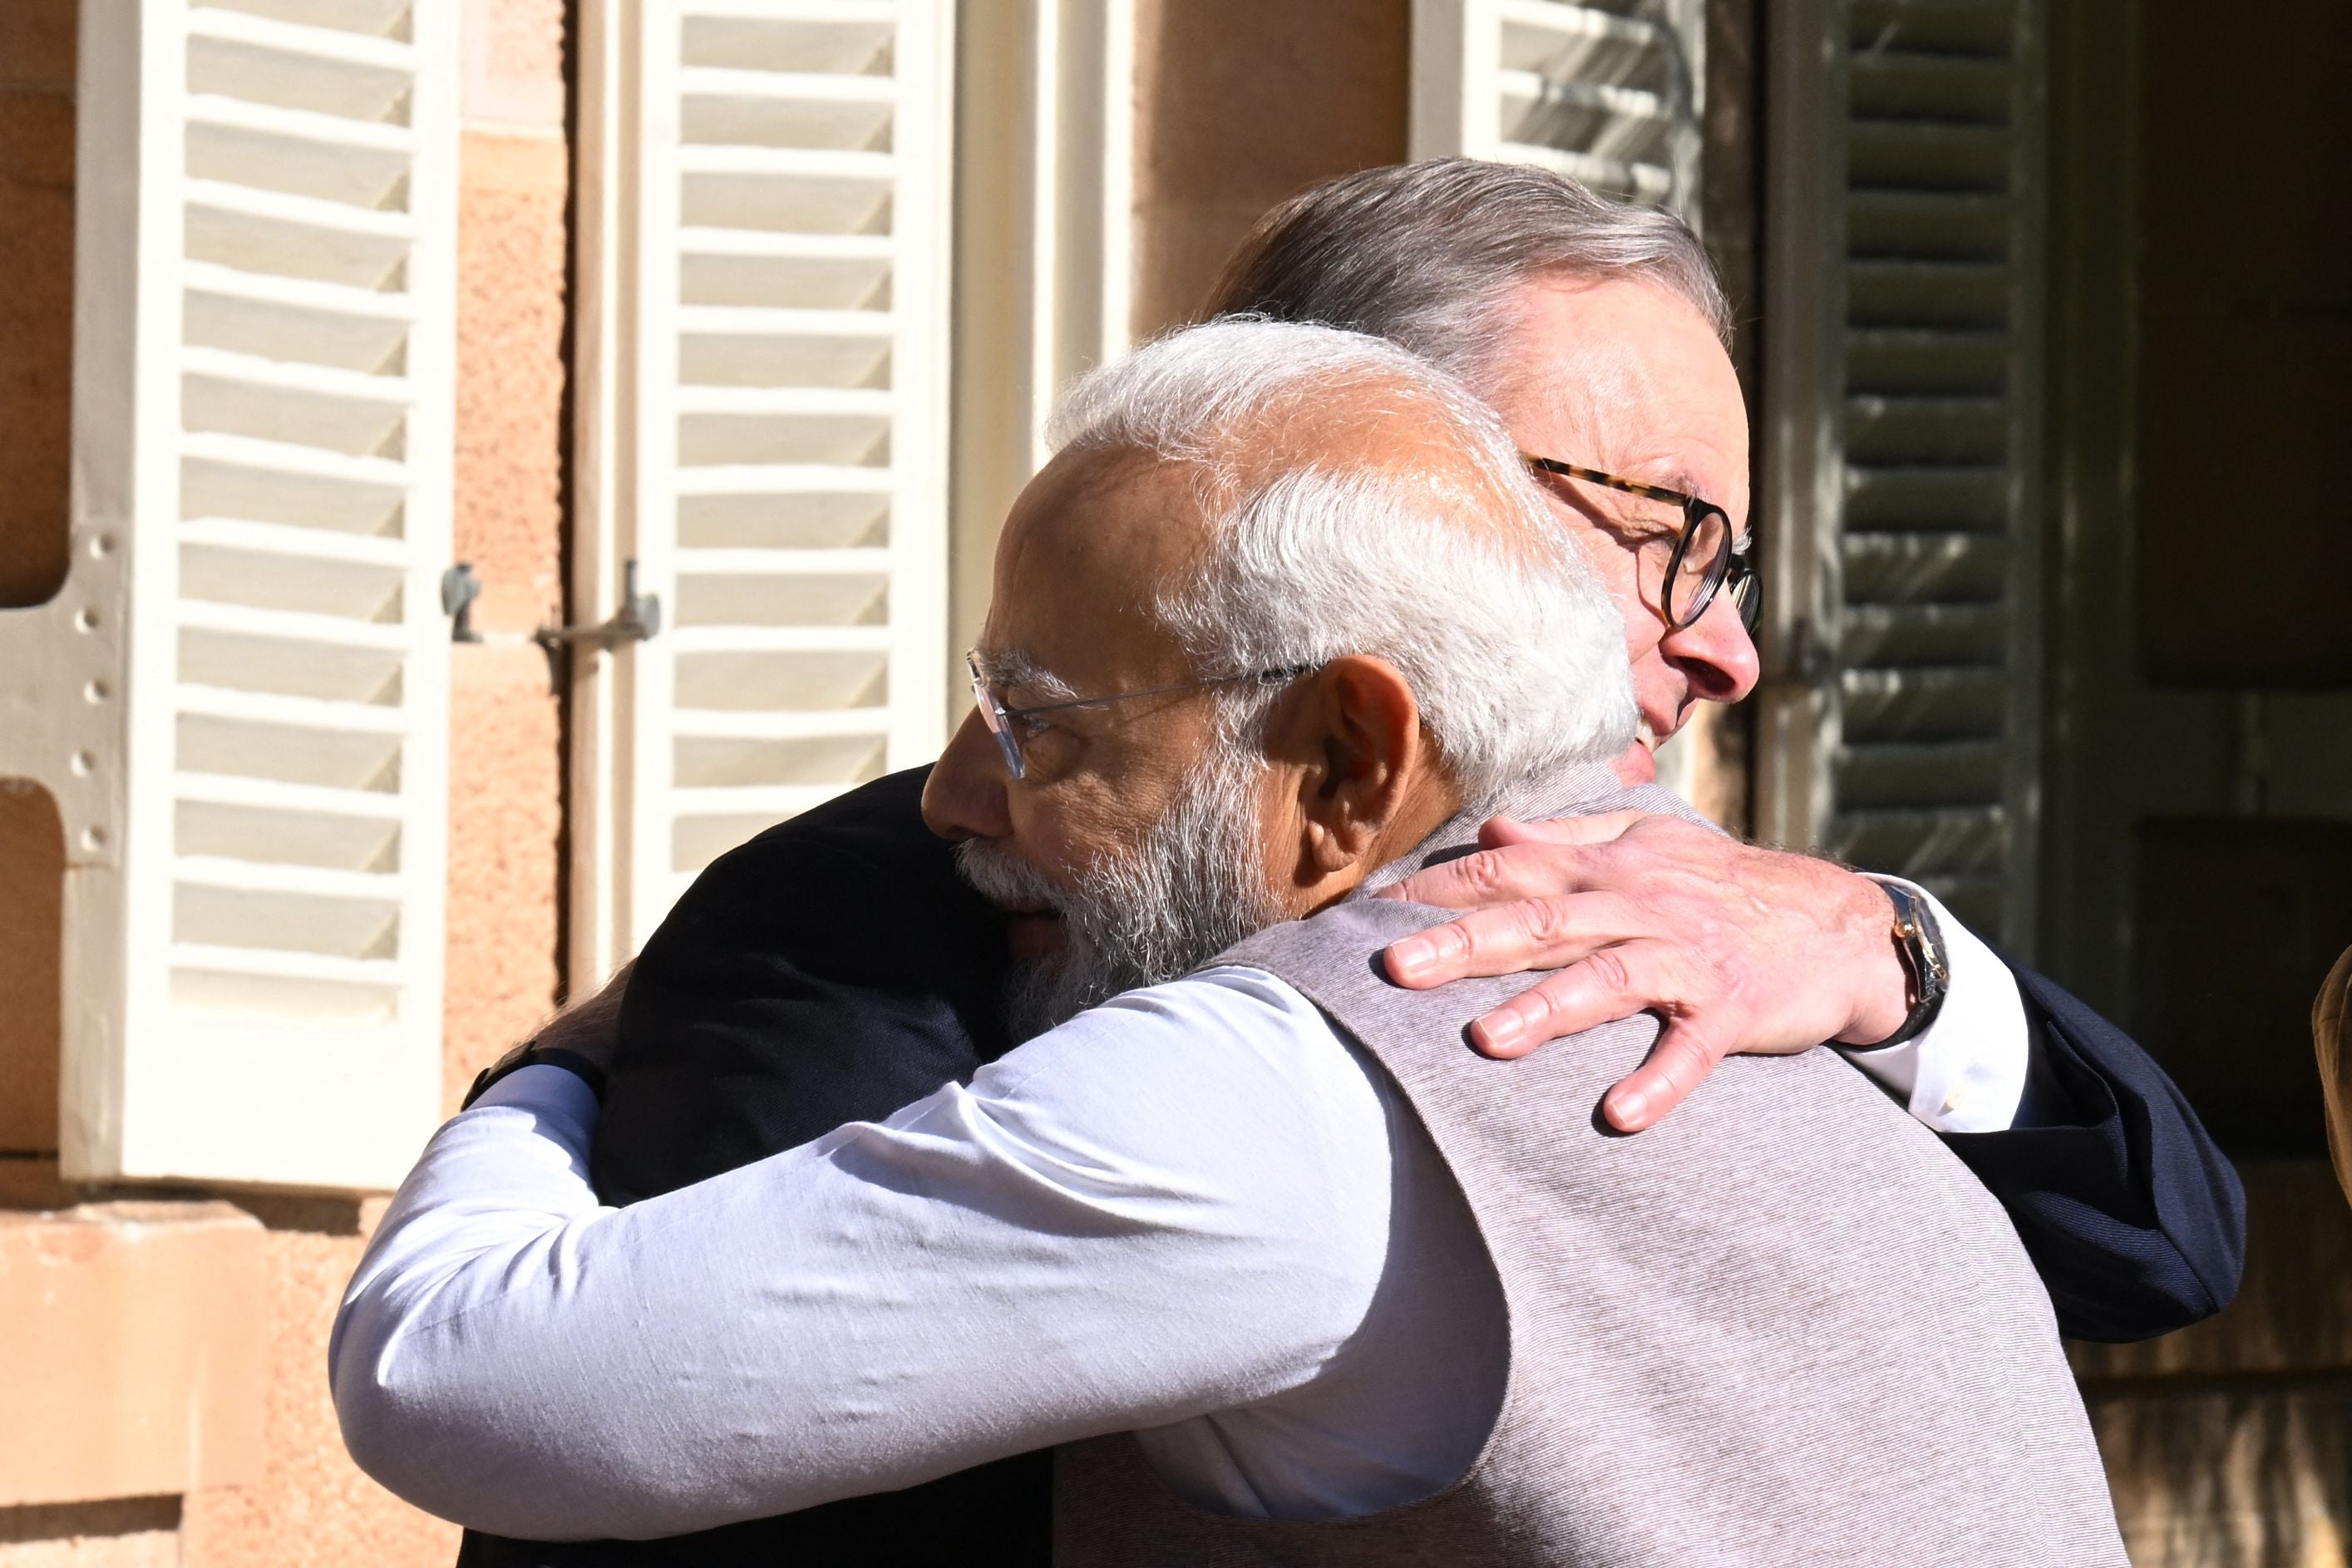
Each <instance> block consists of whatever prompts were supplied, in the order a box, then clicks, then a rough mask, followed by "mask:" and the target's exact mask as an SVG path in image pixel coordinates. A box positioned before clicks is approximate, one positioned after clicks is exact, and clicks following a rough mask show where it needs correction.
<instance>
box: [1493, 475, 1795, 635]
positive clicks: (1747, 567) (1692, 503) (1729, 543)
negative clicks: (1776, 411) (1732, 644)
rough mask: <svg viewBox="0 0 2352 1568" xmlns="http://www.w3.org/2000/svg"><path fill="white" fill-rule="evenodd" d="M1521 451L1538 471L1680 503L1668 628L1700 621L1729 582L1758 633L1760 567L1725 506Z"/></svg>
mask: <svg viewBox="0 0 2352 1568" xmlns="http://www.w3.org/2000/svg"><path fill="white" fill-rule="evenodd" d="M1519 455H1520V456H1521V457H1522V458H1526V459H1527V463H1528V467H1529V468H1533V469H1535V470H1536V471H1537V472H1538V473H1545V474H1557V475H1559V477H1560V478H1562V479H1582V480H1583V481H1584V482H1585V483H1587V484H1590V485H1601V486H1603V487H1605V488H1606V489H1612V490H1622V491H1624V492H1625V493H1626V494H1627V495H1636V496H1645V497H1647V498H1649V499H1650V500H1661V501H1664V502H1665V503H1666V504H1667V505H1668V506H1674V507H1680V508H1681V509H1682V514H1683V526H1682V531H1681V532H1680V533H1678V534H1676V535H1675V549H1674V553H1673V554H1672V555H1669V556H1668V557H1667V558H1666V576H1665V583H1664V589H1663V591H1662V592H1661V594H1660V595H1659V599H1660V603H1659V604H1658V605H1657V610H1658V613H1659V614H1660V615H1663V616H1665V618H1666V625H1667V626H1668V627H1670V628H1671V629H1672V630H1674V631H1681V630H1683V629H1685V627H1687V626H1693V625H1695V624H1696V622H1697V620H1698V618H1699V617H1700V616H1703V615H1705V614H1706V607H1707V606H1708V605H1711V604H1713V603H1715V595H1716V593H1717V590H1718V589H1721V588H1724V587H1726V586H1728V587H1729V588H1730V590H1731V603H1732V605H1733V606H1734V607H1735V608H1737V609H1738V611H1739V624H1740V626H1742V627H1744V628H1746V629H1747V631H1748V633H1750V634H1751V635H1752V634H1753V633H1754V632H1755V630H1756V620H1757V617H1758V616H1759V615H1760V614H1761V613H1762V611H1763V608H1764V595H1763V592H1762V586H1761V584H1759V583H1758V582H1757V580H1756V568H1755V567H1754V566H1753V565H1751V564H1750V563H1748V542H1747V541H1745V540H1743V539H1738V538H1736V537H1734V535H1733V533H1732V529H1731V518H1730V516H1729V515H1728V514H1727V513H1726V512H1725V511H1724V510H1723V509H1722V508H1721V507H1719V506H1717V505H1716V504H1715V503H1714V502H1713V501H1711V500H1699V498H1698V497H1696V496H1694V495H1685V494H1684V493H1683V492H1682V491H1680V490H1670V489H1666V488H1665V487H1664V486H1663V485H1651V484H1643V482H1642V481H1641V480H1639V479H1620V478H1618V477H1617V476H1616V475H1615V474H1608V473H1603V472H1601V470H1600V469H1599V468H1582V467H1580V466H1579V465H1577V464H1575V463H1563V462H1561V461H1560V460H1559V458H1538V457H1537V456H1536V455H1535V454H1534V453H1532V452H1522V453H1520V454H1519Z"/></svg>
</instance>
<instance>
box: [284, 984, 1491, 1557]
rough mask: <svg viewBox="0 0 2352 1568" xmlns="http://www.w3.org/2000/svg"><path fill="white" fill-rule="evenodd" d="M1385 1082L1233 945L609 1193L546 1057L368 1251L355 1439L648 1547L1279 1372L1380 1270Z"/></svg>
mask: <svg viewBox="0 0 2352 1568" xmlns="http://www.w3.org/2000/svg"><path fill="white" fill-rule="evenodd" d="M1376 1076H1377V1075H1376V1073H1375V1071H1374V1070H1373V1069H1371V1068H1369V1067H1368V1066H1367V1065H1366V1064H1365V1063H1364V1062H1363V1061H1361V1060H1360V1058H1358V1057H1357V1055H1356V1054H1355V1053H1354V1051H1353V1050H1352V1049H1351V1048H1349V1047H1347V1046H1346V1045H1344V1044H1342V1043H1341V1042H1340V1041H1339V1039H1338V1038H1337V1037H1335V1036H1334V1035H1333V1033H1332V1032H1331V1029H1330V1027H1329V1026H1328V1024H1326V1023H1325V1022H1324V1021H1323V1020H1322V1018H1321V1016H1319V1015H1318V1014H1317V1013H1316V1011H1315V1010H1314V1008H1313V1007H1312V1006H1310V1005H1307V1003H1306V1002H1305V1001H1304V999H1303V998H1301V997H1299V996H1298V994H1297V992H1295V991H1293V990H1291V989H1290V987H1288V986H1286V985H1284V984H1282V983H1281V982H1279V981H1276V980H1275V979H1273V978H1272V977H1270V976H1268V975H1265V974H1263V973H1257V972H1255V971H1247V970H1228V971H1219V972H1213V973H1210V974H1209V975H1205V976H1198V977H1194V978H1192V979H1190V980H1186V981H1181V982H1177V983H1175V984H1170V985H1164V986H1159V987H1155V988H1153V989H1152V990H1150V991H1146V992H1140V993H1137V994H1132V995H1129V996H1127V997H1122V998H1120V999H1119V1000H1118V1001H1117V1002H1115V1003H1113V1004H1112V1005H1108V1006H1107V1007H1103V1008H1099V1009H1097V1010H1096V1011H1094V1012H1092V1013H1089V1014H1087V1015H1086V1016H1083V1017H1081V1018H1079V1019H1077V1020H1075V1021H1073V1022H1072V1023H1070V1024H1068V1025H1066V1026H1063V1027H1062V1028H1061V1029H1058V1030H1055V1032H1053V1033H1052V1034H1050V1035H1047V1036H1045V1037H1043V1038H1041V1039H1039V1040H1036V1041H1033V1042H1031V1043H1030V1044H1029V1045H1027V1046H1024V1047H1022V1048H1021V1049H1019V1050H1017V1051H1014V1052H1013V1053H1011V1054H1010V1055H1008V1056H1007V1057H1005V1058H1003V1059H1002V1060H1001V1061H999V1062H998V1063H996V1064H994V1065H993V1066H992V1067H990V1068H987V1069H985V1070H984V1071H983V1072H982V1074H980V1075H979V1077H978V1078H977V1079H975V1080H974V1081H973V1083H972V1085H971V1088H970V1089H964V1088H961V1087H957V1086H954V1085H950V1086H949V1087H947V1088H944V1089H940V1091H939V1092H938V1093H936V1094H934V1095H932V1096H931V1097H929V1099H927V1100H922V1101H920V1102H919V1103H917V1104H915V1105H912V1106H909V1107H908V1108H907V1109H906V1110H902V1111H901V1112H899V1113H898V1115H895V1116H893V1117H891V1118H890V1119H889V1120H888V1121H885V1122H882V1123H879V1124H855V1125H852V1126H849V1127H845V1128H842V1129H839V1130H838V1131H835V1132H833V1133H831V1134H829V1135H827V1136H826V1137H824V1138H822V1139H820V1140H818V1141H817V1142H814V1143H810V1144H806V1145H804V1146H803V1147H801V1148H799V1149H795V1150H792V1151H790V1152H785V1153H782V1154H779V1155H777V1156H775V1157H773V1158H772V1159H768V1160H764V1161H761V1162H760V1163H757V1164H753V1165H750V1166H747V1167H744V1168H743V1169H740V1170H738V1171H735V1172H731V1173H728V1174H727V1175H724V1176H720V1177H718V1178H716V1179H714V1180H711V1181H709V1182H705V1183H701V1184H698V1185H695V1186H692V1187H688V1188H685V1189H682V1190H680V1191H678V1192H676V1193H672V1194H667V1195H665V1196H662V1197H658V1198H655V1199H652V1200H649V1201H647V1202H645V1203H641V1204H637V1205H632V1206H630V1207H628V1208H626V1209H619V1210H615V1209H609V1208H604V1207H601V1206H599V1205H598V1204H597V1203H596V1201H595V1198H594V1195H593V1192H592V1191H591V1189H590V1187H589V1184H588V1181H587V1176H586V1157H587V1150H588V1145H589V1141H590V1139H591V1137H592V1136H593V1126H594V1118H595V1103H594V1100H593V1096H591V1095H590V1094H589V1092H588V1090H587V1089H586V1088H585V1086H583V1084H581V1083H580V1082H579V1080H578V1079H574V1078H572V1076H571V1075H569V1074H567V1073H565V1072H563V1071H562V1069H560V1068H527V1069H525V1070H523V1071H521V1072H519V1073H516V1074H514V1075H513V1076H512V1077H510V1078H509V1079H506V1080H505V1081H503V1082H501V1083H500V1084H499V1085H498V1086H497V1087H496V1088H494V1089H492V1090H491V1092H490V1093H489V1094H488V1095H487V1096H485V1097H484V1100H483V1101H482V1102H481V1103H480V1104H478V1106H477V1107H476V1108H475V1109H473V1110H469V1111H467V1113H465V1114H463V1115H461V1116H459V1117H457V1119H456V1120H454V1121H451V1122H450V1123H449V1124H448V1125H447V1126H446V1127H445V1128H443V1129H442V1130H441V1131H440V1133H439V1134H438V1135H436V1137H435V1139H434V1140H433V1142H432V1143H431V1145H430V1146H429V1147H428V1148H427V1150H426V1151H425V1155H424V1158H423V1159H422V1161H421V1162H420V1163H418V1165H417V1167H416V1170H415V1173H413V1174H412V1175H411V1176H410V1178H409V1180H408V1182H407V1183H406V1184H404V1186H403V1187H402V1189H401V1191H400V1194H398V1196H397V1197H396V1198H395V1199H394V1202H393V1204H392V1205H391V1208H390V1210H389V1211H388V1212H387V1214H386V1215H385V1218H384V1220H383V1225H382V1227H381V1228H380V1229H379V1231H378V1233H377V1235H376V1237H375V1239H374V1242H373V1245H372V1247H370V1249H369V1252H368V1255H367V1257H366V1258H365V1259H364V1261H363V1262H362V1266H361V1268H360V1270H359V1273H358V1275H357V1276H356V1278H355V1279H353V1280H352V1287H351V1290H350V1293H349V1295H348V1296H347V1298H346V1300H345V1301H344V1305H343V1309H342V1311H341V1314H340V1316H339V1318H338V1320H337V1323H336V1328H335V1337H334V1342H333V1346H332V1349H331V1375H332V1381H333V1387H334V1394H335V1403H336V1408H337V1411H338V1413H339V1415H340V1416H341V1421H342V1425H343V1431H344V1436H345V1440H346V1442H347V1443H348V1444H349V1446H350V1447H351V1449H352V1454H353V1456H354V1457H355V1458H357V1459H358V1460H359V1462H360V1464H361V1465H362V1468H365V1469H366V1470H368V1471H369V1473H371V1474H372V1475H373V1476H375V1477H376V1478H377V1479H379V1480H382V1481H383V1483H384V1484H386V1485H387V1486H389V1487H391V1488H392V1489H393V1490H394V1491H396V1492H398V1493H400V1494H401V1495H402V1496H404V1497H406V1498H407V1499H409V1500H411V1501H413V1502H415V1503H417V1504H418V1505H419V1506H421V1507H424V1508H425V1509H427V1510H431V1511H433V1512H435V1513H438V1514H441V1515H443V1516H444V1517H446V1518H450V1519H455V1520H457V1521H460V1522H463V1523H466V1524H468V1525H471V1526H474V1527H477V1528H479V1529H484V1530H488V1531H493V1532H495V1533H499V1534H502V1535H509V1536H518V1537H523V1538H529V1539H538V1540H570V1539H585V1538H596V1537H605V1536H616V1537H624V1538H634V1537H648V1536H656V1535H667V1534H677V1533H680V1532H683V1531H690V1530H697V1529H702V1528H706V1527H709V1526H712V1525H717V1524H721V1523H726V1522H730V1521H735V1520H739V1519H749V1518H756V1517H761V1516H764V1515H768V1514H772V1513H780V1512H784V1511H788V1510H793V1509H799V1508H805V1507H808V1506H810V1505H812V1504H814V1503H819V1502H824V1501H827V1500H832V1499H835V1498H838V1497H844V1496H848V1495H854V1494H858V1493H864V1492H871V1491H878V1490H885V1489H894V1488H898V1487H904V1486H908V1485H912V1484H914V1483H916V1482H919V1481H921V1480H925V1479H930V1478H932V1477H935V1476H939V1475H943V1474H946V1473H948V1472H950V1471H953V1470H957V1469H961V1468H965V1467H968V1466H971V1465H973V1464H978V1463H981V1462H982V1461H985V1460H988V1459H991V1458H998V1457H1001V1456H1003V1455H1008V1454H1013V1453H1019V1452H1023V1451H1025V1450H1028V1449H1032V1448H1035V1447H1043V1446H1045V1445H1048V1444H1053V1443H1058V1442H1063V1441H1067V1440H1069V1439H1073V1438H1077V1437H1082V1436H1090V1435H1094V1434H1098V1433H1104V1432H1112V1431H1121V1430H1129V1429H1134V1428H1138V1427H1150V1426H1162V1425H1164V1424H1167V1423H1171V1422H1179V1421H1182V1420H1185V1419H1187V1418H1190V1417H1195V1416H1201V1415H1205V1414H1206V1413H1210V1412H1217V1411H1224V1410H1228V1409H1229V1408H1231V1407H1234V1406H1240V1405H1247V1404H1249V1403H1251V1402H1253V1401H1261V1400H1265V1399H1267V1398H1269V1397H1271V1396H1274V1395H1277V1394H1282V1393H1283V1392H1284V1391H1286V1390H1291V1389H1296V1388H1297V1387H1298V1386H1299V1385H1301V1384H1305V1383H1307V1381H1308V1380H1310V1379H1312V1378H1313V1377H1314V1376H1315V1375H1316V1373H1318V1369H1320V1368H1322V1367H1323V1366H1324V1365H1325V1363H1327V1362H1328V1361H1329V1359H1330V1358H1331V1357H1332V1356H1333V1355H1334V1353H1335V1352H1337V1351H1338V1349H1339V1347H1340V1346H1341V1345H1342V1344H1344V1343H1346V1342H1348V1341H1349V1338H1350V1336H1351V1335H1353V1334H1356V1333H1357V1332H1358V1331H1360V1329H1361V1328H1362V1326H1363V1323H1364V1320H1365V1316H1366V1312H1367V1310H1368V1309H1369V1308H1370V1305H1371V1302H1372V1299H1373V1296H1374V1294H1375V1292H1376V1290H1377V1289H1379V1287H1380V1284H1381V1275H1382V1270H1383V1268H1384V1266H1385V1264H1386V1259H1387V1252H1388V1246H1389V1239H1390V1238H1389V1219H1390V1203H1391V1148H1390V1144H1391V1134H1392V1131H1393V1130H1394V1125H1395V1120H1394V1114H1393V1111H1392V1108H1391V1105H1390V1103H1389V1100H1388V1098H1387V1096H1388V1093H1389V1091H1388V1090H1386V1089H1385V1087H1384V1086H1383V1087H1380V1088H1376V1087H1375V1079H1376ZM1439 1179H1441V1180H1442V1177H1441V1178H1439ZM1444 1462H1447V1463H1456V1464H1458V1462H1459V1458H1458V1456H1451V1457H1447V1458H1445V1460H1444ZM1434 1479H1435V1480H1440V1481H1442V1480H1443V1479H1447V1478H1446V1477H1445V1476H1444V1474H1442V1473H1441V1474H1439V1475H1437V1476H1436V1477H1435V1478H1434ZM1270 1485H1271V1487H1272V1489H1274V1490H1276V1491H1278V1490H1279V1478H1278V1477H1277V1478H1276V1480H1275V1481H1274V1482H1273V1483H1270ZM1283 1501H1284V1500H1283V1499H1281V1498H1280V1497H1278V1496H1277V1497H1273V1498H1271V1499H1252V1498H1248V1497H1244V1498H1241V1499H1238V1500H1234V1506H1236V1507H1238V1508H1242V1509H1244V1510H1250V1511H1257V1510H1259V1509H1260V1508H1261V1507H1276V1508H1279V1507H1280V1505H1281V1504H1282V1502H1283ZM1347 1501H1348V1500H1346V1499H1341V1500H1340V1502H1341V1503H1342V1504H1343V1505H1344V1504H1345V1503H1346V1502H1347Z"/></svg>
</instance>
